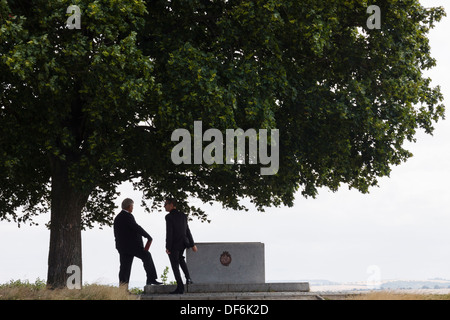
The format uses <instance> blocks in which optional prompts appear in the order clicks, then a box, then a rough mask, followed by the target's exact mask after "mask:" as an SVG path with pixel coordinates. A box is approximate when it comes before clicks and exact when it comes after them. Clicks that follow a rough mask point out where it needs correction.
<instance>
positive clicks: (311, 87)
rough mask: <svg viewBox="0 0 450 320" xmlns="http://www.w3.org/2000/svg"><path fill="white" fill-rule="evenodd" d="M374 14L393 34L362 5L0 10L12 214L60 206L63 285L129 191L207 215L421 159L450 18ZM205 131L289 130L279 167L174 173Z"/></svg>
mask: <svg viewBox="0 0 450 320" xmlns="http://www.w3.org/2000/svg"><path fill="white" fill-rule="evenodd" d="M372 4H376V5H378V6H379V7H380V9H381V14H382V16H381V29H369V28H367V19H368V18H369V15H368V14H367V7H368V4H367V1H363V0H355V1H344V0H341V1H325V0H321V1H309V0H304V1H273V0H253V1H250V0H239V1H235V0H229V1H225V0H214V1H206V0H192V1H167V0H152V1H144V0H136V1H118V0H115V1H111V0H108V1H107V0H97V1H85V0H74V1H61V0H60V1H56V0H50V1H43V0H37V1H30V0H22V1H20V0H11V1H5V0H2V1H0V25H1V29H0V83H1V86H2V92H1V95H0V99H1V100H0V121H1V122H0V153H1V160H0V207H1V208H2V209H1V210H2V212H1V214H0V217H1V218H2V219H7V220H11V219H12V220H14V221H15V222H17V223H28V222H29V223H32V218H33V216H35V215H38V214H40V213H41V212H43V211H47V210H49V209H50V210H51V221H50V232H51V236H50V250H49V266H48V278H47V283H48V285H49V286H51V287H61V286H65V284H66V278H67V274H66V269H67V267H68V266H70V265H77V266H79V267H80V268H81V265H82V261H81V230H82V228H86V227H89V228H91V227H93V226H94V224H96V223H98V224H100V225H104V224H106V225H108V224H111V221H112V217H113V215H114V210H115V207H114V204H113V202H114V199H115V198H116V197H117V192H116V187H117V186H118V185H119V184H120V183H122V182H124V181H132V182H133V184H134V186H135V188H137V189H139V190H142V192H143V199H144V200H145V201H144V204H145V205H146V206H147V210H150V208H154V207H155V206H157V205H160V201H161V200H162V199H163V197H164V196H166V195H169V194H170V195H172V196H175V197H177V198H179V199H181V200H182V202H183V204H184V208H183V209H184V210H185V211H186V212H190V213H191V214H192V215H194V216H198V217H199V218H200V219H204V220H205V219H207V217H206V215H205V213H204V212H203V211H202V210H201V209H200V208H194V207H191V206H189V205H188V202H187V199H188V197H190V196H192V197H196V198H199V199H201V200H202V201H203V202H210V201H218V202H220V203H222V204H223V205H224V206H225V207H228V208H233V209H245V208H244V207H243V206H242V205H241V204H240V203H239V200H240V199H242V198H244V197H248V198H250V200H251V201H252V202H253V203H254V204H255V206H256V207H257V208H258V209H260V210H263V208H264V207H267V206H271V205H276V206H279V205H288V206H291V205H293V201H294V194H295V192H296V191H297V190H299V189H300V190H301V192H302V194H303V195H304V196H313V197H314V196H315V195H316V194H317V188H319V187H328V188H330V189H331V190H333V191H335V190H337V189H338V188H339V187H340V186H341V185H342V184H347V185H348V186H349V187H350V188H355V189H357V190H359V191H361V192H368V191H369V188H370V187H371V186H375V185H376V184H377V178H379V177H383V176H388V175H389V172H390V170H391V167H392V166H393V165H398V164H400V163H401V162H403V161H405V160H406V159H407V158H409V157H410V156H411V153H410V152H409V151H408V150H406V149H405V148H404V146H403V144H404V142H405V141H406V140H409V141H414V135H415V133H416V131H417V129H424V130H425V131H426V132H427V133H430V134H431V133H432V132H433V123H434V122H436V121H438V120H439V119H440V118H443V117H444V106H443V105H442V104H440V102H441V101H442V100H443V98H442V95H441V93H440V89H439V87H436V88H433V87H431V84H430V83H431V80H430V79H428V78H425V77H424V76H423V74H422V72H423V71H424V70H426V69H429V68H431V67H433V66H434V65H435V60H434V59H433V58H432V57H431V56H430V46H429V43H428V38H427V33H428V31H429V30H430V28H432V27H433V26H434V23H435V22H436V21H439V20H440V19H441V18H442V16H443V15H444V14H445V13H444V11H443V9H442V8H430V9H426V8H423V7H422V6H421V5H420V4H419V2H418V1H417V0H405V1H401V2H400V1H374V3H372ZM70 5H76V6H78V7H79V8H80V11H81V29H68V28H67V27H66V25H65V24H66V20H67V18H68V17H69V16H70V13H69V14H67V13H66V9H67V8H68V7H69V6H70ZM196 120H201V121H202V123H203V129H204V130H206V129H208V128H217V129H220V130H222V131H224V130H225V129H227V128H243V129H244V130H245V129H248V128H258V129H279V135H280V141H279V148H280V149H279V150H280V152H279V156H280V165H279V171H278V172H277V174H274V175H268V176H262V175H261V174H260V168H261V167H262V165H261V164H253V165H239V164H223V165H217V164H212V165H206V164H191V165H187V164H179V165H175V164H174V163H173V162H172V161H171V149H172V148H173V147H174V145H175V142H173V141H171V134H172V132H173V131H174V130H175V129H178V128H186V129H188V130H189V131H190V132H193V126H194V121H196ZM270 143H272V142H270ZM224 163H225V162H224ZM147 200H148V203H147Z"/></svg>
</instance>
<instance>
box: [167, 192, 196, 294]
mask: <svg viewBox="0 0 450 320" xmlns="http://www.w3.org/2000/svg"><path fill="white" fill-rule="evenodd" d="M164 208H165V210H166V211H167V212H169V214H168V215H166V252H167V254H168V255H169V260H170V264H171V266H172V271H173V274H174V276H175V280H176V281H177V288H176V290H175V291H173V292H171V293H172V294H183V293H184V285H183V280H182V279H181V274H180V267H181V269H182V270H183V272H184V275H185V276H186V283H187V284H189V283H192V281H191V277H190V276H189V270H188V268H187V265H186V261H185V260H184V256H183V253H184V250H185V249H186V248H192V250H193V251H194V252H197V246H195V243H194V239H193V238H192V234H191V231H190V230H189V226H188V222H187V217H186V215H185V214H184V213H183V212H181V211H178V210H177V202H176V200H175V199H173V198H169V199H167V200H166V202H165V204H164Z"/></svg>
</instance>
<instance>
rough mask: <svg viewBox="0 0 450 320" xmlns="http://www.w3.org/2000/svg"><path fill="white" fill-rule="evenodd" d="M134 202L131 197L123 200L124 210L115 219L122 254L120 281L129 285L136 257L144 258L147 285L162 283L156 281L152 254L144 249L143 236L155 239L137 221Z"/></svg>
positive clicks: (116, 234)
mask: <svg viewBox="0 0 450 320" xmlns="http://www.w3.org/2000/svg"><path fill="white" fill-rule="evenodd" d="M133 206H134V202H133V200H131V199H130V198H126V199H125V200H123V202H122V211H121V212H120V213H119V214H118V215H117V216H116V218H115V219H114V237H115V239H116V249H117V251H119V255H120V271H119V283H120V285H124V286H126V287H128V283H129V280H130V273H131V265H132V264H133V259H134V257H137V258H139V259H141V260H142V262H143V264H144V269H145V272H146V273H147V283H146V284H147V285H150V284H155V285H160V284H162V283H161V282H158V281H156V279H157V278H158V276H157V275H156V269H155V265H154V263H153V259H152V255H151V254H150V252H149V251H147V250H145V249H144V245H143V243H142V237H144V238H147V239H148V241H150V243H151V241H152V240H153V239H152V237H151V236H150V235H149V234H148V233H147V232H146V231H145V230H144V229H143V228H142V227H141V226H140V225H138V224H137V223H136V220H135V219H134V217H133V215H132V212H133Z"/></svg>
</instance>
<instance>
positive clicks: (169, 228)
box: [166, 215, 173, 254]
mask: <svg viewBox="0 0 450 320" xmlns="http://www.w3.org/2000/svg"><path fill="white" fill-rule="evenodd" d="M172 239H173V228H172V220H171V219H170V218H169V215H167V216H166V252H167V254H170V250H171V249H172Z"/></svg>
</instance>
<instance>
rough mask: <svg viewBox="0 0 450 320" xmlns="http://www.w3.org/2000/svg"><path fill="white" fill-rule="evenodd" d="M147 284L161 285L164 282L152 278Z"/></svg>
mask: <svg viewBox="0 0 450 320" xmlns="http://www.w3.org/2000/svg"><path fill="white" fill-rule="evenodd" d="M147 285H155V286H159V285H162V282H159V281H156V280H151V281H147Z"/></svg>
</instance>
